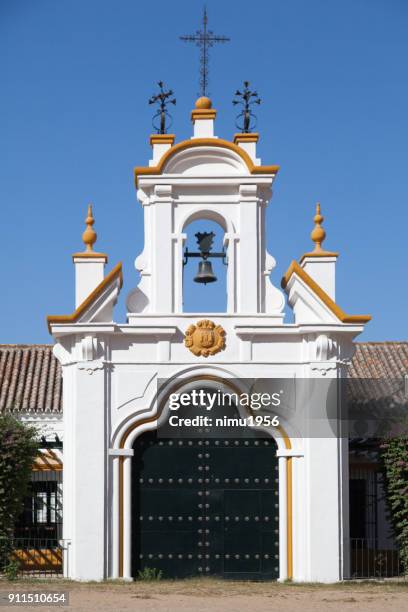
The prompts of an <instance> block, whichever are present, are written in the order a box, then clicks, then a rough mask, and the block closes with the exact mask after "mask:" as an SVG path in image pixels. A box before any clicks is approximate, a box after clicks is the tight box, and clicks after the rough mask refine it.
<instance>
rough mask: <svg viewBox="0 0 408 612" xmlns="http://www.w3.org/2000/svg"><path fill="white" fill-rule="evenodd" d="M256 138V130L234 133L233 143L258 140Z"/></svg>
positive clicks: (257, 135)
mask: <svg viewBox="0 0 408 612" xmlns="http://www.w3.org/2000/svg"><path fill="white" fill-rule="evenodd" d="M258 140H259V134H258V133H257V132H250V133H242V132H240V133H238V134H234V144H237V143H238V142H258Z"/></svg>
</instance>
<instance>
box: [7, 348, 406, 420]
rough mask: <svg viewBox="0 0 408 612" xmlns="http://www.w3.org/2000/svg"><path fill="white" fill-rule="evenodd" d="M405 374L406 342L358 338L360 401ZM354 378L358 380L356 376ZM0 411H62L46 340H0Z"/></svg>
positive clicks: (352, 371) (354, 369)
mask: <svg viewBox="0 0 408 612" xmlns="http://www.w3.org/2000/svg"><path fill="white" fill-rule="evenodd" d="M405 375H408V342H360V343H356V352H355V355H354V357H353V361H352V363H351V365H350V367H349V376H350V378H351V379H354V381H355V382H354V383H353V385H352V386H353V391H352V395H353V396H354V399H356V400H357V401H360V402H367V401H372V400H373V399H375V397H374V396H377V397H378V399H380V401H381V399H383V398H384V397H385V396H386V395H387V389H385V387H384V388H383V383H382V381H381V382H379V384H378V385H372V383H370V380H367V379H373V378H376V379H383V381H384V385H385V386H387V385H386V384H385V381H393V380H394V381H402V380H403V377H404V376H405ZM356 379H358V381H357V380H356ZM0 412H43V413H60V412H62V376H61V366H60V364H59V363H58V361H57V359H56V358H55V357H54V355H53V353H52V346H51V345H49V344H31V345H29V344H0Z"/></svg>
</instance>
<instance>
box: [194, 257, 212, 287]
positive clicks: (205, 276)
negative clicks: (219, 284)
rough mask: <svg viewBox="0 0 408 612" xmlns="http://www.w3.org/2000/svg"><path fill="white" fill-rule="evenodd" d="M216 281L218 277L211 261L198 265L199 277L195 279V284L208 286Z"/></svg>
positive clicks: (201, 262)
mask: <svg viewBox="0 0 408 612" xmlns="http://www.w3.org/2000/svg"><path fill="white" fill-rule="evenodd" d="M216 280H217V277H216V276H215V274H214V272H213V269H212V265H211V261H205V260H204V261H200V263H199V264H198V272H197V276H195V277H194V282H195V283H204V285H206V284H207V283H213V282H215V281H216Z"/></svg>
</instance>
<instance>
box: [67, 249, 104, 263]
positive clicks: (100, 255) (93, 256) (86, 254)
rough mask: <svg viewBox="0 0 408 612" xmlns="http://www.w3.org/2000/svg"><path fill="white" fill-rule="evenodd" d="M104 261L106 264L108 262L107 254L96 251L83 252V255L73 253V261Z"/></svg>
mask: <svg viewBox="0 0 408 612" xmlns="http://www.w3.org/2000/svg"><path fill="white" fill-rule="evenodd" d="M82 258H83V259H102V258H103V259H104V260H105V263H107V262H108V256H107V255H106V253H95V251H82V253H72V259H73V260H74V259H82Z"/></svg>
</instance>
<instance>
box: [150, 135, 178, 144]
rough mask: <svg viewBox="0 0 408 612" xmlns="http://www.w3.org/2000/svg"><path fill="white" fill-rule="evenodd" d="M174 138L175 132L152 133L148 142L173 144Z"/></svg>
mask: <svg viewBox="0 0 408 612" xmlns="http://www.w3.org/2000/svg"><path fill="white" fill-rule="evenodd" d="M175 139H176V136H175V134H152V135H151V136H150V144H151V145H154V144H169V145H172V144H174V141H175Z"/></svg>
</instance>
